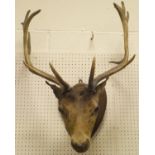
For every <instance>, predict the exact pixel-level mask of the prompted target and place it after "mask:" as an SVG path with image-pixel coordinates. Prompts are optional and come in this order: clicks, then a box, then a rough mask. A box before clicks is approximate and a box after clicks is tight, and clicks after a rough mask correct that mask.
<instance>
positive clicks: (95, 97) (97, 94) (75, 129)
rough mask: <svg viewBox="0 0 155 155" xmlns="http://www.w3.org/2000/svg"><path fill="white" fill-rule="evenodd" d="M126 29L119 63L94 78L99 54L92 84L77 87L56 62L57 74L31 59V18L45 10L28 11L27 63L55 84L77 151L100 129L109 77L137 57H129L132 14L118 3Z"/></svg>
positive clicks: (83, 150)
mask: <svg viewBox="0 0 155 155" xmlns="http://www.w3.org/2000/svg"><path fill="white" fill-rule="evenodd" d="M114 7H115V8H116V10H117V12H118V14H119V16H120V19H121V22H122V26H123V32H124V51H125V52H124V57H123V58H122V59H121V60H120V61H111V63H115V64H116V65H115V66H114V67H113V68H111V69H109V70H108V71H105V72H104V73H101V74H100V75H98V76H96V77H94V73H95V57H94V58H93V61H92V65H91V70H90V75H89V80H88V84H87V83H83V82H82V81H81V80H80V81H79V83H77V84H75V85H74V86H72V87H71V86H70V85H69V84H68V83H67V82H66V81H64V80H63V78H62V77H61V76H60V74H59V73H58V72H57V71H56V70H55V68H54V67H53V65H52V64H49V65H50V68H51V70H52V72H53V74H54V76H53V75H51V74H49V73H46V72H44V71H42V70H40V69H38V68H36V67H35V66H33V64H32V62H31V58H30V55H31V41H30V32H29V30H28V28H29V25H30V22H31V20H32V19H33V17H34V16H36V15H37V14H38V13H39V12H40V11H41V10H38V11H35V12H33V13H32V14H30V10H29V11H27V14H26V16H25V20H24V22H23V23H22V25H23V44H24V58H25V61H24V64H25V66H26V67H27V68H28V69H29V71H30V72H32V73H34V74H36V75H38V76H41V77H43V78H45V79H46V80H48V81H50V82H51V83H49V82H48V81H46V84H47V85H49V86H50V87H51V89H52V90H53V92H54V94H55V96H56V98H57V99H58V109H59V111H60V113H61V116H62V118H63V120H64V124H65V127H66V130H67V132H68V134H69V135H70V137H71V145H72V147H73V148H74V149H75V150H76V151H77V152H85V151H87V150H88V148H89V145H90V139H91V137H92V136H93V135H94V133H95V132H96V130H97V129H98V127H99V125H100V123H101V121H102V119H103V116H104V113H105V109H106V105H107V95H106V90H105V85H106V82H107V80H108V78H109V77H110V76H111V75H113V74H115V73H117V72H119V71H121V70H122V69H124V68H125V67H126V66H127V65H129V64H130V63H131V62H132V61H133V60H134V58H135V55H133V56H132V58H130V59H129V49H128V21H129V13H128V12H127V11H126V9H125V6H124V3H123V2H122V3H121V6H119V5H117V4H115V3H114Z"/></svg>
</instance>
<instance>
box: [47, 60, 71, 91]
mask: <svg viewBox="0 0 155 155" xmlns="http://www.w3.org/2000/svg"><path fill="white" fill-rule="evenodd" d="M49 65H50V68H51V70H52V72H53V74H54V75H55V77H56V78H57V79H58V81H59V82H60V83H61V84H62V86H63V87H64V89H68V88H69V84H68V83H66V82H65V81H64V80H63V79H62V77H61V76H60V74H59V73H58V72H57V71H56V70H55V68H54V67H53V65H52V64H51V63H49Z"/></svg>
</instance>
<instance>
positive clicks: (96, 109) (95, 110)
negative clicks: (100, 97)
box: [92, 106, 99, 115]
mask: <svg viewBox="0 0 155 155" xmlns="http://www.w3.org/2000/svg"><path fill="white" fill-rule="evenodd" d="M98 111H99V107H98V106H97V107H96V108H95V109H94V111H93V113H92V115H96V114H97V113H98Z"/></svg>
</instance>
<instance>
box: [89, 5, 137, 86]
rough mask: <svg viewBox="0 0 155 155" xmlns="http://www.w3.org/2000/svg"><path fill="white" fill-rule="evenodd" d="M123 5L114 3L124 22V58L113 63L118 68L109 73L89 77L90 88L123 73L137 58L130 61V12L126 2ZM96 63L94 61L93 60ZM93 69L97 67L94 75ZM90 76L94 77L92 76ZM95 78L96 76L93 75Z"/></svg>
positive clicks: (110, 70)
mask: <svg viewBox="0 0 155 155" xmlns="http://www.w3.org/2000/svg"><path fill="white" fill-rule="evenodd" d="M121 4H122V7H120V6H118V5H117V4H116V3H114V7H115V9H116V10H117V12H118V14H119V16H120V19H121V22H122V26H123V32H124V51H125V53H124V57H123V59H122V60H121V61H111V62H110V63H115V64H117V66H115V67H113V68H111V69H109V70H108V71H106V72H104V73H102V74H100V75H98V76H97V77H96V78H95V79H93V78H92V77H89V86H90V87H91V88H95V87H96V85H97V84H98V83H99V82H100V81H102V80H104V79H106V78H108V77H109V76H111V75H113V74H115V73H117V72H119V71H121V70H122V69H124V68H125V67H126V66H127V65H129V64H130V63H131V62H132V61H133V60H134V58H135V55H133V56H132V57H131V58H130V59H129V48H128V21H129V12H128V11H127V12H126V9H125V5H124V2H121ZM93 61H94V60H93ZM93 64H94V63H93V62H92V66H93ZM92 69H94V70H95V67H92V68H91V72H92V73H94V71H92ZM90 76H92V75H91V74H90ZM93 76H94V74H93Z"/></svg>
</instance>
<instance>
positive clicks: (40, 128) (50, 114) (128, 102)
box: [16, 32, 138, 155]
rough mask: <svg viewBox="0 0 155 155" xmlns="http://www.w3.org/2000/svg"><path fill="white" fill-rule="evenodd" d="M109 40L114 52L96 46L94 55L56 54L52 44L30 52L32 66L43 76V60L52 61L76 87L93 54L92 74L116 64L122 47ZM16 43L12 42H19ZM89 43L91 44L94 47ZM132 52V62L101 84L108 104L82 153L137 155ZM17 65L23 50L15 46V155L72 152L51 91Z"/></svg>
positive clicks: (64, 154) (135, 70)
mask: <svg viewBox="0 0 155 155" xmlns="http://www.w3.org/2000/svg"><path fill="white" fill-rule="evenodd" d="M18 33H19V32H18ZM110 35H111V34H110ZM111 36H112V35H111ZM47 38H48V37H47ZM105 38H108V37H105ZM112 38H113V37H112ZM118 38H121V39H122V35H118ZM32 39H33V38H32ZM66 40H67V39H66ZM130 40H131V39H130ZM20 41H21V42H22V40H20ZM76 41H77V40H76ZM115 41H116V44H117V43H118V45H117V48H116V46H114V47H115V49H116V50H115V51H114V50H113V49H112V46H109V49H106V48H105V49H104V48H102V47H101V48H100V50H99V51H98V52H92V51H93V50H92V51H91V52H90V51H82V50H80V49H79V51H74V50H72V51H71V50H69V49H68V48H64V50H63V49H61V50H60V49H57V48H56V47H55V46H54V45H56V44H58V43H55V44H52V46H54V47H55V48H53V49H52V48H50V49H49V48H48V47H49V46H48V45H47V48H45V50H43V48H40V49H41V50H37V49H34V50H33V49H32V62H33V64H34V65H35V66H37V67H38V68H40V69H42V70H45V71H47V72H51V71H50V68H49V62H52V64H53V65H54V66H55V68H56V69H57V70H58V72H59V73H60V74H61V75H62V77H63V78H64V79H65V80H66V81H67V82H68V83H70V84H71V85H74V84H75V83H77V82H78V80H79V79H80V78H81V79H83V81H84V82H87V80H88V76H89V72H90V67H91V61H92V58H93V56H96V75H97V74H99V73H101V72H104V71H105V70H107V69H108V68H110V67H112V66H113V64H110V63H108V62H109V61H110V60H119V59H120V58H121V57H122V52H123V51H122V48H123V46H122V45H121V43H120V42H119V39H117V40H115ZM21 42H20V43H19V42H18V44H22V43H21ZM112 42H114V40H113V41H112ZM103 43H104V41H103ZM34 44H35V43H34ZM40 44H41V41H40ZM40 44H39V43H38V46H42V45H40ZM130 44H132V42H131V43H130ZM133 44H135V42H134V40H133ZM133 44H132V45H133ZM32 45H33V44H32ZM71 45H72V43H71ZM94 45H96V46H97V43H94ZM102 46H104V45H102ZM105 46H106V45H105ZM17 47H18V46H16V48H17ZM89 47H92V45H90V46H89ZM114 47H113V48H114ZM131 48H133V47H131ZM72 49H74V48H72ZM133 49H134V50H135V48H133ZM130 51H132V50H130ZM132 53H136V58H135V60H134V61H133V63H131V64H130V65H129V66H128V67H127V68H126V69H124V70H123V71H121V72H119V73H117V74H115V75H114V76H112V77H111V78H110V79H109V80H108V82H107V85H106V90H107V96H108V102H107V109H106V114H105V117H104V121H103V122H102V124H101V126H100V128H99V130H98V132H97V134H96V135H95V136H94V137H93V138H92V140H91V145H90V148H89V150H88V151H87V152H86V153H83V155H138V53H137V51H136V52H135V51H132ZM22 61H23V51H22V48H18V50H17V51H16V155H76V154H78V153H76V152H75V151H74V150H73V149H72V147H71V145H70V138H69V136H68V134H67V132H66V130H65V127H64V124H63V122H62V120H61V117H60V114H59V112H58V108H57V107H58V106H57V99H56V98H55V96H54V94H53V92H52V90H51V89H50V88H49V87H48V86H47V85H46V84H45V80H44V79H42V78H40V77H38V76H36V75H34V74H32V73H30V72H29V71H28V70H27V69H26V67H25V66H24V65H23V63H22Z"/></svg>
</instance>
